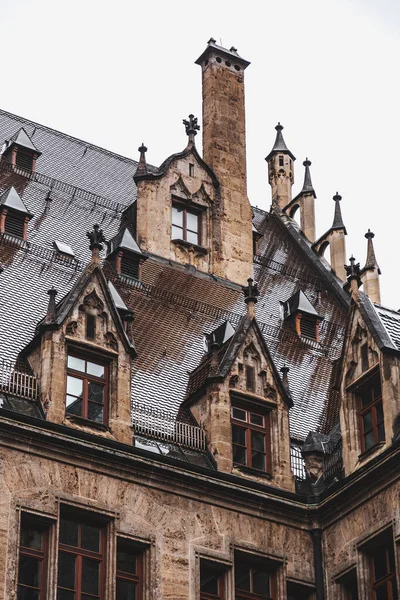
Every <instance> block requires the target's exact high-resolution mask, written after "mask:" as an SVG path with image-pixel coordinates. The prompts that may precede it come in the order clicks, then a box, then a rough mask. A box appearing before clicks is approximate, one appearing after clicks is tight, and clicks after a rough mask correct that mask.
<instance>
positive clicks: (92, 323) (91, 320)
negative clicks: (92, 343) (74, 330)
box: [86, 315, 96, 340]
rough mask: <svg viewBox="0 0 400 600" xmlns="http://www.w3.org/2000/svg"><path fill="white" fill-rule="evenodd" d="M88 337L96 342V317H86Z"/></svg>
mask: <svg viewBox="0 0 400 600" xmlns="http://www.w3.org/2000/svg"><path fill="white" fill-rule="evenodd" d="M86 337H87V338H88V340H94V338H95V337H96V317H95V316H94V315H86Z"/></svg>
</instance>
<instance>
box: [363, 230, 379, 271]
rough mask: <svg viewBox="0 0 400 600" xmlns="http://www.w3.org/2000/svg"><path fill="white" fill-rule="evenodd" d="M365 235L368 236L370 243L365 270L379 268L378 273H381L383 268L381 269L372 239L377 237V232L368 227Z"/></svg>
mask: <svg viewBox="0 0 400 600" xmlns="http://www.w3.org/2000/svg"><path fill="white" fill-rule="evenodd" d="M364 237H365V238H367V240H368V243H367V260H366V261H365V265H364V268H363V271H365V270H366V269H377V270H378V273H379V275H380V274H381V270H380V268H379V265H378V262H377V260H376V256H375V249H374V244H373V242H372V239H373V238H374V237H375V234H374V233H372V231H371V230H370V229H368V231H367V233H366V234H365V236H364Z"/></svg>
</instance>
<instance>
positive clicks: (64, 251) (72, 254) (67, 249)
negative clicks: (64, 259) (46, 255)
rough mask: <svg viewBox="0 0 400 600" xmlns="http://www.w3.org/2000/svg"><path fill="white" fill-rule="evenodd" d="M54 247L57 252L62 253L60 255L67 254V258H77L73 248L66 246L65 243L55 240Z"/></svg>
mask: <svg viewBox="0 0 400 600" xmlns="http://www.w3.org/2000/svg"><path fill="white" fill-rule="evenodd" d="M53 245H54V248H55V249H56V250H57V252H60V254H65V255H66V256H70V257H71V258H74V257H75V252H74V251H73V250H72V248H71V246H68V244H64V243H63V242H58V241H57V240H55V241H54V242H53Z"/></svg>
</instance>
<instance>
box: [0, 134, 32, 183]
mask: <svg viewBox="0 0 400 600" xmlns="http://www.w3.org/2000/svg"><path fill="white" fill-rule="evenodd" d="M41 154H42V153H41V152H40V151H39V150H38V149H37V148H36V146H35V144H34V143H33V141H32V139H31V138H30V137H29V135H28V134H27V132H26V131H25V129H24V128H23V127H21V129H19V130H18V131H17V132H16V133H15V134H14V135H13V136H12V137H11V138H10V139H9V140H6V141H5V143H4V146H3V150H2V153H1V158H2V160H6V161H8V162H9V163H11V164H12V165H13V166H14V167H17V168H18V169H21V170H23V171H31V172H32V173H34V172H35V170H36V160H37V159H38V158H39V156H40V155H41Z"/></svg>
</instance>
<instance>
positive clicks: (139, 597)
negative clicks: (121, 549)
mask: <svg viewBox="0 0 400 600" xmlns="http://www.w3.org/2000/svg"><path fill="white" fill-rule="evenodd" d="M118 544H122V545H126V546H128V547H129V549H132V552H131V553H132V554H134V555H135V556H136V561H137V562H136V565H137V573H136V574H133V573H127V572H125V571H118V562H117V567H116V574H115V586H116V585H117V581H118V580H120V581H131V582H133V583H136V584H138V585H137V589H136V591H137V594H136V600H143V599H144V577H143V573H144V571H143V562H144V561H143V553H144V551H145V549H144V548H143V547H142V546H139V545H138V544H136V543H135V542H134V541H132V540H128V539H126V538H123V537H117V554H118ZM116 593H117V591H115V594H116Z"/></svg>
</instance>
